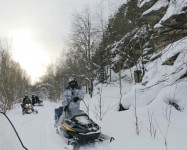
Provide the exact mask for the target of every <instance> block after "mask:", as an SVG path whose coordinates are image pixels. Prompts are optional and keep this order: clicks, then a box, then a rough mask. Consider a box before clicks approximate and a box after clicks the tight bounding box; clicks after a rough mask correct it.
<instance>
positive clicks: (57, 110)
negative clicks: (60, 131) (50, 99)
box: [55, 106, 63, 121]
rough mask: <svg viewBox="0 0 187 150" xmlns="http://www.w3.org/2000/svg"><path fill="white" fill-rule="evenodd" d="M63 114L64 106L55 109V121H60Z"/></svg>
mask: <svg viewBox="0 0 187 150" xmlns="http://www.w3.org/2000/svg"><path fill="white" fill-rule="evenodd" d="M62 112H63V106H61V107H59V108H56V109H55V120H56V121H57V120H59V118H60V116H61V115H62Z"/></svg>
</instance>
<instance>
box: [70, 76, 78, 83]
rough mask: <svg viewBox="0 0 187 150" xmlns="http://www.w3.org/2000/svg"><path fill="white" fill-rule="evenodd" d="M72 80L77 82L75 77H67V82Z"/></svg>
mask: <svg viewBox="0 0 187 150" xmlns="http://www.w3.org/2000/svg"><path fill="white" fill-rule="evenodd" d="M73 81H74V82H77V80H76V78H75V77H70V78H69V83H71V82H73Z"/></svg>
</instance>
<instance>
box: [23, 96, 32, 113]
mask: <svg viewBox="0 0 187 150" xmlns="http://www.w3.org/2000/svg"><path fill="white" fill-rule="evenodd" d="M26 104H31V100H30V99H29V97H28V95H25V97H24V99H23V101H22V104H21V107H22V111H24V106H25V105H26Z"/></svg>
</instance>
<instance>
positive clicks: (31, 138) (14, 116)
mask: <svg viewBox="0 0 187 150" xmlns="http://www.w3.org/2000/svg"><path fill="white" fill-rule="evenodd" d="M58 106H59V105H58V104H54V103H49V102H46V103H45V104H44V107H41V106H35V107H34V108H35V109H37V110H38V112H39V113H38V114H26V115H22V113H21V108H20V107H19V106H17V107H16V108H15V109H14V110H13V111H10V112H9V113H8V117H9V118H10V119H11V121H12V122H13V124H14V125H15V128H16V129H17V131H18V133H19V135H20V137H21V139H22V141H23V143H24V145H25V146H26V147H27V148H28V149H29V150H52V149H55V150H63V149H64V148H63V146H64V145H66V143H65V141H64V140H63V138H62V137H60V136H59V135H57V134H56V132H55V128H54V109H55V108H56V107H58Z"/></svg>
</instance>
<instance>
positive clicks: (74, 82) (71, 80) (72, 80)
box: [69, 77, 78, 88]
mask: <svg viewBox="0 0 187 150" xmlns="http://www.w3.org/2000/svg"><path fill="white" fill-rule="evenodd" d="M69 86H70V87H71V88H75V87H78V84H77V80H76V78H74V77H70V78H69Z"/></svg>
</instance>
